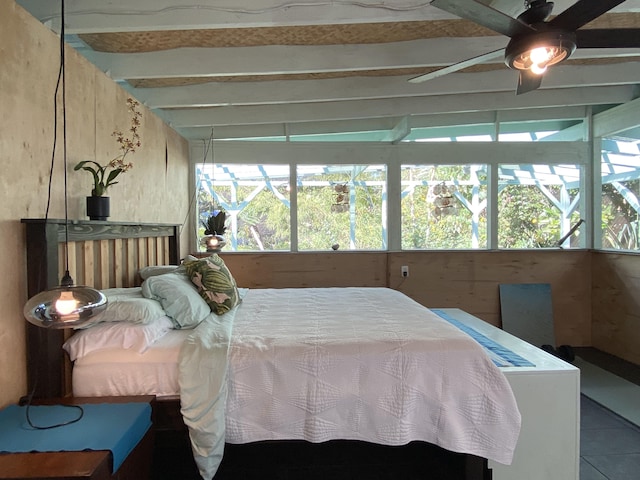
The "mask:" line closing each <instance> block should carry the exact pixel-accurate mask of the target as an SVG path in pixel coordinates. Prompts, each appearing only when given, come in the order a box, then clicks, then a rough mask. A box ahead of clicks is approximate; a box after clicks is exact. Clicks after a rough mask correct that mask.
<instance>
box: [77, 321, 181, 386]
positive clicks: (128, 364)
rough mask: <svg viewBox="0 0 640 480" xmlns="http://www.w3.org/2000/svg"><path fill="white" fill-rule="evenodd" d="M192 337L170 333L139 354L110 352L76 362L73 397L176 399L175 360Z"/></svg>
mask: <svg viewBox="0 0 640 480" xmlns="http://www.w3.org/2000/svg"><path fill="white" fill-rule="evenodd" d="M191 333H192V332H191V331H190V330H171V331H170V332H168V333H167V334H165V335H164V336H163V337H162V338H161V339H160V340H158V341H157V342H156V343H154V344H153V345H151V346H150V347H149V348H148V349H147V351H146V352H144V353H142V354H140V353H137V352H135V351H134V350H130V349H113V348H110V349H104V350H97V351H95V352H92V353H90V354H88V355H86V356H84V357H81V358H79V359H78V360H76V361H75V362H74V365H73V377H72V378H73V380H72V382H73V395H74V396H76V397H108V396H126V395H156V396H157V397H172V396H177V395H179V394H180V390H179V387H178V356H179V354H180V348H181V346H182V344H183V343H184V340H185V338H187V336H189V335H190V334H191Z"/></svg>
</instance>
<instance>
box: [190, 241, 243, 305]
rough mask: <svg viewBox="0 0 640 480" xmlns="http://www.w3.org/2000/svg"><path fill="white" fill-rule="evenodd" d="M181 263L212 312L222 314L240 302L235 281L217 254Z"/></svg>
mask: <svg viewBox="0 0 640 480" xmlns="http://www.w3.org/2000/svg"><path fill="white" fill-rule="evenodd" d="M182 265H183V267H184V268H185V270H186V272H187V276H188V277H189V278H190V279H191V281H192V282H193V284H194V285H195V286H196V288H197V289H198V293H200V296H201V297H202V298H203V299H204V301H205V302H207V303H208V304H209V307H210V308H211V311H212V312H215V313H217V314H218V315H222V314H223V313H226V312H228V311H229V310H231V309H232V308H233V307H235V306H236V305H237V304H238V303H239V302H240V295H239V294H238V287H237V285H236V281H235V279H234V278H233V275H231V272H230V271H229V269H228V268H227V266H226V265H225V264H224V261H223V260H222V259H221V258H220V257H219V256H218V255H217V254H215V253H214V254H213V255H211V256H210V257H207V258H203V259H200V260H192V261H187V262H184V263H183V264H182Z"/></svg>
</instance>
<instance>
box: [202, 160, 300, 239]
mask: <svg viewBox="0 0 640 480" xmlns="http://www.w3.org/2000/svg"><path fill="white" fill-rule="evenodd" d="M196 178H197V179H198V189H197V198H198V218H199V220H200V224H202V222H203V221H205V220H206V218H207V217H208V216H209V215H210V214H211V213H212V212H213V211H214V210H217V209H220V208H223V209H224V210H226V211H227V213H228V214H229V220H228V226H227V232H226V233H225V237H227V242H228V246H227V247H226V248H227V250H231V251H242V250H248V251H256V250H285V251H288V250H290V248H291V224H290V214H289V210H290V200H289V195H290V191H291V189H290V185H289V166H288V165H246V164H242V165H240V164H216V165H215V166H214V165H211V164H199V165H197V166H196ZM203 234H204V227H203V226H202V225H200V228H199V229H198V236H199V237H200V236H202V235H203ZM202 248H204V247H202Z"/></svg>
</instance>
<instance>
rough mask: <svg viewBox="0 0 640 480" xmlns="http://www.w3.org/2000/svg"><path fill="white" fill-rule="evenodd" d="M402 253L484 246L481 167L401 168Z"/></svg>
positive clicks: (484, 188)
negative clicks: (404, 251) (417, 250)
mask: <svg viewBox="0 0 640 480" xmlns="http://www.w3.org/2000/svg"><path fill="white" fill-rule="evenodd" d="M401 178H402V180H401V188H402V192H401V202H402V226H401V228H402V249H403V250H415V249H471V248H487V215H486V212H487V182H486V166H485V165H402V172H401Z"/></svg>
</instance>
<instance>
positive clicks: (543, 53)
mask: <svg viewBox="0 0 640 480" xmlns="http://www.w3.org/2000/svg"><path fill="white" fill-rule="evenodd" d="M550 50H551V49H549V48H547V47H538V48H534V49H533V50H531V52H530V53H529V58H530V59H531V62H533V63H534V64H537V65H540V64H541V63H545V62H548V61H549V59H550V58H551V56H552V54H551V51H550Z"/></svg>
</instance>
